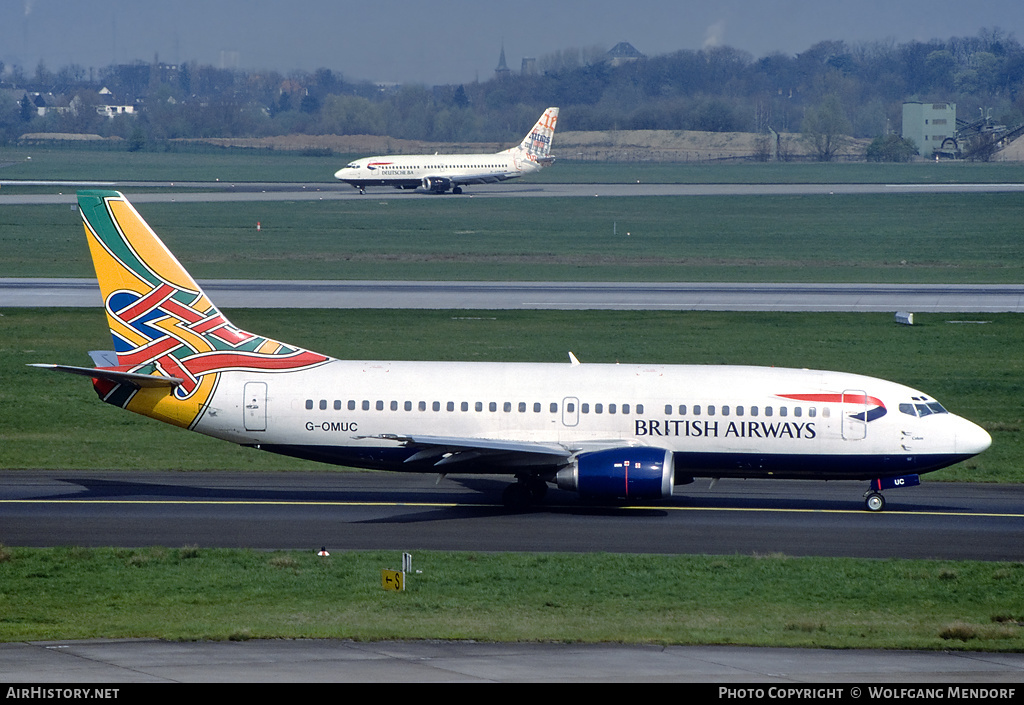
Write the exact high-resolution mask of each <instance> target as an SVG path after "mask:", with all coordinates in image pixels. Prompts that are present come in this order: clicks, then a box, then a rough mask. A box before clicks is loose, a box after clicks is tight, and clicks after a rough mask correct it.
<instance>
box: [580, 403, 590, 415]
mask: <svg viewBox="0 0 1024 705" xmlns="http://www.w3.org/2000/svg"><path fill="white" fill-rule="evenodd" d="M580 411H582V412H583V413H584V414H589V413H590V404H580Z"/></svg>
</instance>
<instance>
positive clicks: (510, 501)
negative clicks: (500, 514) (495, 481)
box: [501, 482, 533, 512]
mask: <svg viewBox="0 0 1024 705" xmlns="http://www.w3.org/2000/svg"><path fill="white" fill-rule="evenodd" d="M501 503H502V504H504V505H505V508H506V509H511V510H513V511H517V512H518V511H523V510H525V509H529V508H530V505H532V504H533V493H532V492H530V488H529V486H528V485H527V484H526V483H524V482H514V483H512V484H511V485H509V486H508V487H506V488H505V491H504V492H502V493H501Z"/></svg>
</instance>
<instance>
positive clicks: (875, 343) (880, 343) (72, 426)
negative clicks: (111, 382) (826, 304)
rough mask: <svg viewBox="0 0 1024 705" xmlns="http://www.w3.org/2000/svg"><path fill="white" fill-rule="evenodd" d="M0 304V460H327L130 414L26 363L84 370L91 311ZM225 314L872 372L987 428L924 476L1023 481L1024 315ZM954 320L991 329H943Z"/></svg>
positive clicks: (328, 331) (508, 347) (337, 332)
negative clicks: (977, 445)
mask: <svg viewBox="0 0 1024 705" xmlns="http://www.w3.org/2000/svg"><path fill="white" fill-rule="evenodd" d="M0 313H2V314H3V315H2V316H0V467H5V468H54V469H57V468H60V469H71V468H74V469H139V470H145V469H182V470H207V469H228V470H264V469H265V470H270V469H274V470H281V469H300V468H301V469H321V470H322V469H325V468H326V466H322V465H316V464H313V463H307V462H304V461H299V460H294V459H289V458H283V457H280V456H275V455H271V454H268V453H260V452H258V451H254V450H251V449H245V448H239V447H236V446H234V445H232V444H229V443H225V442H223V441H217V440H214V439H210V438H206V437H204V436H199V435H197V434H190V433H189V432H187V431H184V430H182V429H178V428H173V427H169V426H164V425H162V424H159V423H157V422H154V421H152V420H150V419H146V418H143V417H139V416H134V415H132V414H128V413H126V412H124V411H122V410H120V409H117V408H115V407H112V406H110V405H107V404H103V403H101V402H100V401H99V400H98V399H97V398H96V396H95V394H94V393H93V391H92V388H91V386H90V384H89V382H88V380H87V379H85V378H80V377H73V376H71V375H61V374H55V373H52V372H46V371H43V370H39V369H36V368H31V367H27V366H26V365H27V364H28V363H33V362H56V363H64V364H71V365H86V366H88V365H90V364H91V363H90V362H89V359H88V357H87V356H86V351H88V350H97V349H100V350H106V349H110V347H111V343H110V338H109V334H108V333H107V330H106V324H105V321H104V319H103V316H102V314H101V312H100V311H98V310H93V309H10V310H6V311H2V312H0ZM228 315H229V316H230V317H231V319H232V321H233V322H234V323H236V324H237V325H240V326H241V327H243V328H245V329H247V330H252V331H255V332H258V333H261V334H265V335H268V336H270V337H272V338H274V339H277V340H284V341H287V342H290V343H293V344H296V345H301V346H303V347H306V348H309V349H312V350H316V351H318V352H323V353H326V354H330V355H334V356H336V357H339V358H348V359H411V360H432V359H433V360H481V361H490V360H496V361H501V360H507V361H537V362H564V361H567V360H568V356H567V353H568V351H570V350H571V351H573V352H574V353H575V354H576V355H577V356H578V357H579V359H580V360H582V361H583V362H584V363H587V362H615V361H621V362H650V363H697V364H756V365H774V366H779V367H809V368H819V369H833V370H842V371H848V372H858V373H862V374H868V375H871V376H875V377H881V378H885V379H891V380H894V381H898V382H902V383H905V384H908V385H910V386H912V387H914V388H916V389H920V390H922V391H924V392H926V393H928V394H931V395H934V396H935V397H936V398H938V399H939V400H940V401H941V402H942V403H943V404H945V405H946V406H947V407H948V408H949V409H950V411H952V412H954V413H957V414H960V415H962V416H965V417H967V418H969V419H971V420H973V421H975V422H977V423H980V424H981V425H982V426H984V427H985V428H986V429H988V430H989V432H990V433H991V434H992V436H993V445H992V447H991V448H990V449H989V450H987V451H986V452H985V453H983V454H982V455H980V456H978V457H977V458H974V459H971V460H969V461H967V462H965V463H961V464H959V465H956V466H954V467H952V468H948V469H945V470H941V471H939V472H937V473H932V474H929V475H928V479H929V480H962V481H984V482H1021V481H1024V434H1022V427H1024V420H1022V414H1021V407H1020V399H1021V398H1022V397H1024V382H1022V380H1024V375H1022V367H1024V360H1022V353H1021V351H1022V350H1024V316H1021V315H1018V314H998V315H985V316H965V315H963V314H958V315H956V316H942V315H937V314H931V315H924V314H918V315H917V316H915V325H914V326H912V327H907V326H898V325H896V324H895V323H893V319H892V315H891V314H816V313H806V314H800V313H710V312H709V313H704V312H682V313H679V312H645V311H614V312H613V311H492V312H467V311H455V312H452V311H387V312H381V311H362V310H276V309H275V310H251V309H243V310H235V311H229V312H228ZM473 318H479V319H480V320H472V319H473ZM951 318H953V319H964V318H967V319H973V320H986V321H991V322H990V323H987V324H983V325H964V324H953V323H947V320H948V319H951ZM186 436H187V437H186ZM157 459H159V460H157Z"/></svg>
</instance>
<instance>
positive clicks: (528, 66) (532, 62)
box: [521, 56, 537, 76]
mask: <svg viewBox="0 0 1024 705" xmlns="http://www.w3.org/2000/svg"><path fill="white" fill-rule="evenodd" d="M521 73H522V74H523V75H524V76H533V75H535V74H536V73H537V60H536V59H535V58H533V57H532V56H530V57H525V58H524V59H523V68H522V71H521Z"/></svg>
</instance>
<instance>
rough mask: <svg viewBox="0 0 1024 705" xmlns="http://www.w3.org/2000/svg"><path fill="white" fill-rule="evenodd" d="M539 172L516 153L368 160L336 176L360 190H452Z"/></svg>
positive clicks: (528, 160)
mask: <svg viewBox="0 0 1024 705" xmlns="http://www.w3.org/2000/svg"><path fill="white" fill-rule="evenodd" d="M538 169H540V164H538V163H537V162H536V161H534V160H531V159H529V158H528V156H527V155H526V154H525V153H522V152H519V151H518V150H514V149H513V150H508V151H505V152H498V153H497V154H464V155H454V154H435V155H396V156H385V157H366V158H363V159H357V160H356V161H354V162H350V163H349V164H348V165H347V166H345V167H343V168H341V169H339V170H338V171H337V172H336V173H335V174H334V176H335V178H337V179H339V180H340V181H344V182H345V183H348V184H351V185H352V186H355V187H357V188H365V187H367V186H393V187H395V188H416V187H419V186H424V187H427V188H429V184H430V183H431V180H447V185H448V186H459V185H463V184H484V183H496V182H499V181H505V180H507V179H514V178H516V177H518V176H523V175H524V174H529V173H532V172H534V171H537V170H538ZM440 183H444V182H443V181H442V182H440Z"/></svg>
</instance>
